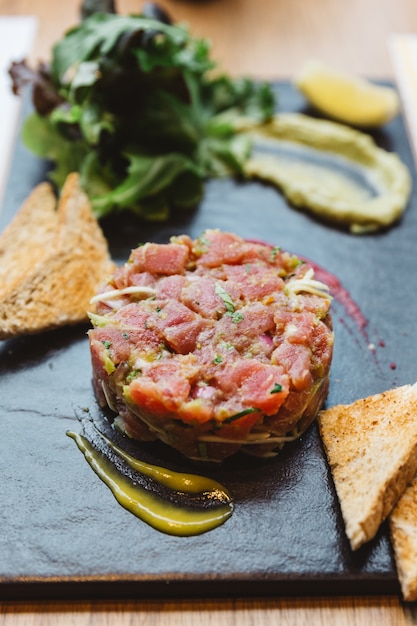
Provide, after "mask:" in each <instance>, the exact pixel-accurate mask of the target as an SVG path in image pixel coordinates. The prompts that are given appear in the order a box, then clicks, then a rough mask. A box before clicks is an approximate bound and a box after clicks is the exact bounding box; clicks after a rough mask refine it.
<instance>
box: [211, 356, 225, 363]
mask: <svg viewBox="0 0 417 626" xmlns="http://www.w3.org/2000/svg"><path fill="white" fill-rule="evenodd" d="M213 363H214V365H220V363H223V358H222V357H221V356H220V354H216V356H215V357H214V359H213Z"/></svg>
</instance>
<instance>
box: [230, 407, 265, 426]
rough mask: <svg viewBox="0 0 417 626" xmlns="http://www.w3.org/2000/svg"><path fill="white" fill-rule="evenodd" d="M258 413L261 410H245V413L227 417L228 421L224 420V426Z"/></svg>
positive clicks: (240, 412)
mask: <svg viewBox="0 0 417 626" xmlns="http://www.w3.org/2000/svg"><path fill="white" fill-rule="evenodd" d="M258 411H259V409H255V408H253V407H251V408H249V409H243V411H239V413H235V414H234V415H230V416H229V417H226V419H224V420H223V424H230V423H231V422H234V421H235V420H238V419H240V418H241V417H245V415H250V414H251V413H256V412H258Z"/></svg>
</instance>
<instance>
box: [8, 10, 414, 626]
mask: <svg viewBox="0 0 417 626" xmlns="http://www.w3.org/2000/svg"><path fill="white" fill-rule="evenodd" d="M161 5H163V6H164V7H165V8H167V9H168V11H169V12H170V13H171V15H172V16H173V17H174V18H175V19H176V20H179V21H186V22H188V23H189V25H190V27H191V29H192V31H193V32H194V33H195V34H198V35H201V36H204V37H207V38H209V39H211V41H212V45H213V56H214V57H215V58H216V59H217V60H218V62H219V64H220V65H221V67H223V69H224V70H226V71H228V72H230V73H231V74H234V75H243V74H247V75H251V76H254V77H259V78H266V79H279V78H289V77H291V76H292V75H293V73H294V72H295V71H296V70H297V69H298V68H299V67H300V65H301V64H302V63H303V62H304V61H305V59H307V58H308V57H317V58H320V59H322V60H324V61H327V62H329V63H332V64H334V65H335V66H336V67H339V68H341V69H346V70H349V71H352V72H356V73H361V74H363V75H367V76H370V77H375V78H380V77H392V67H391V64H390V59H389V55H388V50H387V46H386V39H387V35H388V34H389V33H391V32H409V31H412V30H413V29H414V30H415V29H417V3H416V2H415V0H396V1H395V2H392V0H348V1H342V0H287V1H284V0H261V1H257V0H211V1H210V0H206V1H203V0H200V1H198V0H195V1H189V2H186V1H180V0H161ZM78 6H79V0H65V2H57V1H54V0H0V15H24V14H32V15H37V16H38V18H39V33H38V38H37V42H36V45H35V48H34V50H33V54H32V60H34V61H37V60H40V59H48V51H49V49H50V46H51V44H52V43H53V42H54V41H56V40H57V39H59V38H60V36H61V34H62V33H63V32H64V30H65V29H66V28H68V27H69V26H71V25H73V24H75V23H76V22H77V21H78ZM141 6H142V2H141V1H140V0H139V1H138V0H136V1H134V0H119V2H118V10H119V12H121V13H127V12H138V11H139V10H140V7H141ZM0 558H1V555H0ZM144 623H146V625H147V626H177V625H178V626H179V625H184V626H185V625H188V624H190V625H191V624H192V626H211V625H215V626H223V625H225V624H233V625H235V624H236V625H239V626H247V625H249V624H250V625H251V626H266V625H269V624H278V623H279V624H282V625H286V626H291V625H297V626H302V625H304V624H309V626H319V625H323V626H324V625H328V624H337V625H338V626H354V625H356V624H358V625H359V624H360V625H362V624H366V626H374V625H375V626H388V625H392V624H395V625H396V626H402V625H403V624H410V625H411V624H415V623H417V606H414V605H404V604H402V603H401V601H400V599H399V598H398V597H375V598H373V597H344V598H335V597H332V598H330V597H324V598H306V597H303V594H302V589H300V597H299V598H294V599H288V598H277V599H259V600H257V599H244V598H238V599H222V600H216V599H213V600H178V601H172V600H168V601H163V600H149V601H146V600H145V601H137V602H136V601H134V602H133V601H129V602H114V601H109V602H99V601H97V602H57V601H48V602H23V603H20V604H19V603H9V602H3V603H0V626H70V625H73V624H76V625H77V626H84V625H85V626H87V625H88V626H96V625H100V626H107V625H108V626H128V625H129V626H134V625H136V624H144Z"/></svg>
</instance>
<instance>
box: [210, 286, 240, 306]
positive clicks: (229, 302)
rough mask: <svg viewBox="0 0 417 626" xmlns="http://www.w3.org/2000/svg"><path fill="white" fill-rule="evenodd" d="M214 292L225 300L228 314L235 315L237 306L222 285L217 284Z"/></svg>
mask: <svg viewBox="0 0 417 626" xmlns="http://www.w3.org/2000/svg"><path fill="white" fill-rule="evenodd" d="M214 291H215V292H216V294H217V295H218V296H219V298H221V299H222V300H223V302H224V305H225V307H226V311H227V312H228V313H234V312H235V305H234V304H233V300H232V298H231V297H230V295H229V294H228V293H227V291H226V290H225V289H224V288H223V287H222V286H221V284H220V283H216V284H215V286H214Z"/></svg>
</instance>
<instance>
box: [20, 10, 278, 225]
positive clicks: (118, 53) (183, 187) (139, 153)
mask: <svg viewBox="0 0 417 626" xmlns="http://www.w3.org/2000/svg"><path fill="white" fill-rule="evenodd" d="M154 9H155V7H154ZM216 70H217V68H216V64H215V63H214V62H213V61H212V60H211V59H210V46H209V44H208V42H207V41H206V40H204V39H199V38H195V37H193V36H191V35H190V33H189V31H188V29H187V28H186V27H185V26H182V25H175V24H172V23H170V19H169V17H168V16H167V15H166V14H165V12H164V11H163V10H153V11H152V12H151V14H150V15H143V14H142V15H128V16H127V15H118V14H116V13H106V12H93V13H92V14H90V15H88V16H87V17H86V18H85V19H84V20H83V21H82V22H81V23H80V24H79V25H78V26H76V27H74V28H72V29H71V30H69V31H68V32H67V33H66V34H65V36H64V37H63V38H62V39H61V40H60V41H59V42H58V43H57V44H56V45H55V46H54V48H53V50H52V58H51V64H50V66H49V67H46V66H44V65H42V66H40V67H39V68H38V70H36V71H32V70H31V69H30V68H29V67H28V66H27V65H26V64H25V63H24V62H22V63H14V64H13V66H12V68H11V70H10V73H11V76H12V78H13V88H14V91H15V93H19V91H20V89H21V87H22V86H23V85H26V84H28V83H30V84H32V86H33V102H34V109H35V110H34V112H33V113H32V114H31V115H30V116H29V117H28V118H27V119H26V120H25V123H24V126H23V130H22V136H23V141H24V143H25V145H26V146H27V147H28V148H29V149H30V150H31V151H32V152H34V153H35V154H36V155H38V156H40V157H42V158H45V159H49V160H51V161H52V162H53V163H54V168H53V170H52V172H51V175H50V176H51V179H52V180H53V181H54V182H55V183H56V184H57V186H58V187H61V186H62V184H63V182H64V180H65V178H66V176H67V175H68V174H69V173H70V172H73V171H78V172H79V173H80V180H81V184H82V186H83V187H84V189H85V190H86V192H87V193H88V195H89V197H90V200H91V203H92V207H93V210H94V212H95V215H96V216H97V217H98V218H101V217H103V216H105V215H107V214H109V213H110V212H113V211H117V210H121V209H126V208H128V209H130V210H133V211H134V212H135V213H137V214H138V215H140V216H142V217H143V218H145V219H149V220H164V219H166V218H167V217H168V216H169V214H170V212H171V211H172V210H178V209H187V208H192V207H194V206H196V205H197V204H198V202H199V200H200V199H201V197H202V194H203V190H204V182H205V180H207V179H208V178H210V177H220V176H228V175H232V176H239V175H241V174H242V172H243V165H244V163H245V161H246V160H247V158H248V157H249V154H250V148H251V146H250V142H249V140H248V138H247V137H245V136H243V135H240V134H239V133H237V132H235V130H234V128H235V122H236V120H237V119H239V118H242V117H246V118H250V119H251V120H252V121H254V122H255V123H263V122H266V121H268V120H269V119H270V118H271V116H272V114H273V112H274V109H275V102H274V96H273V93H272V91H271V89H270V87H269V86H268V85H267V84H255V83H254V82H253V81H251V80H248V79H232V78H230V77H228V76H226V75H223V74H218V73H217V71H216Z"/></svg>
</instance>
